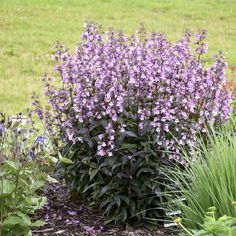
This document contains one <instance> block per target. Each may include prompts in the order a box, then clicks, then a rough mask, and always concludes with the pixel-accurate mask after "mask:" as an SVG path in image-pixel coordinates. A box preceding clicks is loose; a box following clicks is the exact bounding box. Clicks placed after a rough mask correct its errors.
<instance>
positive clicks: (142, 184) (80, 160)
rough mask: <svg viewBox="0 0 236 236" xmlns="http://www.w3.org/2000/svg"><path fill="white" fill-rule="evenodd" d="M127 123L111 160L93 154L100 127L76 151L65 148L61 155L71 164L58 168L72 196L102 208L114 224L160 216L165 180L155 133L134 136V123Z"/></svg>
mask: <svg viewBox="0 0 236 236" xmlns="http://www.w3.org/2000/svg"><path fill="white" fill-rule="evenodd" d="M128 124H129V127H128V128H129V130H128V131H126V132H125V134H124V135H120V136H119V137H116V147H117V148H116V150H115V153H114V155H113V156H112V157H107V156H105V157H101V156H97V155H96V146H95V145H94V143H95V142H93V140H95V139H96V132H97V129H99V128H102V127H96V128H94V129H93V128H91V129H90V133H89V134H90V142H84V143H81V144H79V145H78V146H77V148H76V149H71V145H69V144H68V145H67V146H66V148H65V149H64V153H63V156H65V157H67V158H69V159H70V160H72V161H73V164H70V165H68V164H62V165H61V167H60V169H59V172H60V174H61V175H62V176H63V177H65V180H66V183H67V184H68V186H69V188H70V190H71V191H72V192H73V193H74V194H76V195H78V196H80V197H83V198H84V199H86V200H88V201H89V202H90V203H91V204H92V205H93V206H95V207H100V208H102V209H104V213H105V214H106V215H108V216H109V219H110V221H115V222H117V223H124V222H126V221H127V220H131V221H132V220H141V219H142V220H143V219H147V218H155V219H156V218H160V217H161V216H163V211H162V208H161V203H162V202H163V200H164V199H163V191H164V188H163V186H164V185H162V181H163V180H164V178H163V179H162V176H161V174H160V171H159V169H160V166H162V165H165V164H168V162H167V161H166V159H164V158H161V153H162V152H161V150H158V149H157V145H155V138H156V137H155V134H154V132H152V131H151V130H146V132H142V133H140V134H137V130H138V129H137V125H136V123H135V122H132V121H129V123H128ZM81 132H82V130H81ZM89 143H90V144H91V145H89Z"/></svg>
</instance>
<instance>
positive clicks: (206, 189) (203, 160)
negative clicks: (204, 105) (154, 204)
mask: <svg viewBox="0 0 236 236" xmlns="http://www.w3.org/2000/svg"><path fill="white" fill-rule="evenodd" d="M207 141H208V144H206V143H205V142H204V141H203V140H200V145H199V148H198V149H195V150H193V157H194V161H190V160H189V159H188V156H186V161H187V162H188V164H189V165H188V167H187V168H185V169H184V170H183V169H180V168H174V169H173V170H166V171H167V172H169V173H166V175H168V178H169V179H170V180H171V181H172V185H171V186H169V194H168V195H169V197H170V202H169V204H168V205H169V207H170V209H172V210H180V211H181V214H182V215H181V217H182V218H183V222H184V223H183V224H184V226H185V227H186V228H191V229H198V228H200V226H201V225H202V224H203V222H204V219H205V212H206V211H207V210H208V208H209V207H211V206H215V207H216V208H217V212H216V213H215V215H214V216H215V219H219V217H221V216H222V215H228V216H231V217H236V210H235V208H234V207H233V206H232V204H231V203H232V202H233V201H234V200H235V199H236V184H235V180H236V168H235V167H236V135H235V134H234V132H233V130H232V129H224V130H222V131H221V133H220V134H216V132H215V131H211V132H209V134H208V136H207ZM179 199H184V200H179Z"/></svg>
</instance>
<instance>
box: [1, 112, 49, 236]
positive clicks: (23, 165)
mask: <svg viewBox="0 0 236 236" xmlns="http://www.w3.org/2000/svg"><path fill="white" fill-rule="evenodd" d="M0 122H1V123H0V236H11V235H17V236H26V235H27V236H29V235H32V234H31V230H30V228H31V227H36V226H42V225H44V222H43V221H35V222H32V221H31V218H30V215H32V214H33V213H34V212H35V211H36V210H37V209H38V208H40V207H41V206H43V205H44V204H45V202H46V197H43V196H41V195H40V194H39V193H40V190H41V189H42V187H43V186H44V184H45V182H46V181H47V180H50V179H51V178H50V177H49V176H48V175H47V174H46V173H45V172H44V171H43V166H44V165H45V163H46V159H45V158H44V157H45V151H46V141H47V137H44V136H36V135H35V131H34V129H33V126H32V122H31V121H30V120H27V119H25V118H23V117H22V116H21V115H18V116H17V117H15V119H14V120H12V119H11V118H9V117H8V118H7V117H6V116H5V115H4V114H1V121H0Z"/></svg>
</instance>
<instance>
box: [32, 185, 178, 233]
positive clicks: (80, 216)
mask: <svg viewBox="0 0 236 236" xmlns="http://www.w3.org/2000/svg"><path fill="white" fill-rule="evenodd" d="M45 192H46V195H47V198H48V202H47V204H46V205H45V206H44V207H43V208H42V209H40V210H39V211H38V213H37V214H36V215H35V216H34V219H44V220H45V221H46V222H47V224H46V225H45V226H44V227H41V228H37V229H35V230H33V235H34V236H42V235H45V236H46V235H50V236H53V235H63V236H64V235H65V236H74V235H94V236H95V235H96V236H97V235H104V236H105V235H117V236H118V235H120V236H122V235H124V236H126V235H127V236H128V235H130V236H131V235H132V236H136V235H139V236H142V235H143V236H144V235H145V236H171V235H176V233H174V230H173V229H172V230H166V229H163V228H162V227H159V229H157V228H156V229H152V230H149V229H145V228H143V227H138V226H133V227H131V226H129V227H127V229H125V227H121V226H116V225H111V224H109V225H105V223H104V222H105V221H106V219H105V218H104V216H103V214H102V212H101V211H99V210H95V209H93V208H91V207H89V206H88V205H87V204H86V203H84V202H80V201H75V200H73V201H72V200H71V199H70V198H69V197H68V193H67V190H66V187H64V186H62V185H56V186H55V185H50V186H47V187H46V189H45ZM175 230H176V229H175Z"/></svg>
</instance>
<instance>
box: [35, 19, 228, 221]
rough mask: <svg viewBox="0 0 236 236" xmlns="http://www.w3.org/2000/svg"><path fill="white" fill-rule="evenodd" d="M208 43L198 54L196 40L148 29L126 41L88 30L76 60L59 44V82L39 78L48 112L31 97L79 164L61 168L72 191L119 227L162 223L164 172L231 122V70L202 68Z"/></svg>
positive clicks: (221, 65) (217, 65) (221, 64)
mask: <svg viewBox="0 0 236 236" xmlns="http://www.w3.org/2000/svg"><path fill="white" fill-rule="evenodd" d="M205 35H206V31H204V30H203V31H202V32H201V33H200V34H197V35H196V40H195V41H194V43H195V44H196V48H195V53H192V51H191V48H190V44H191V33H190V32H186V35H185V37H184V38H183V39H181V40H179V41H178V42H176V43H174V44H171V43H170V42H168V41H167V40H166V38H165V35H164V34H162V33H159V34H158V33H150V34H148V33H147V32H146V31H145V30H144V28H143V27H141V28H140V29H139V30H138V31H137V33H136V34H135V35H132V36H131V37H126V36H125V35H124V34H123V33H122V32H119V33H115V32H114V31H113V30H109V31H108V32H103V31H102V29H101V28H100V27H99V26H97V25H95V24H93V23H87V24H86V25H85V32H84V34H82V42H81V43H80V44H79V45H78V47H77V48H76V49H75V52H74V53H70V52H69V50H68V49H66V48H65V47H64V46H63V45H61V44H57V45H56V46H55V50H56V53H55V55H54V59H55V61H56V62H57V66H56V67H55V70H56V72H57V74H58V75H59V81H57V80H56V81H54V79H52V78H49V79H47V78H46V77H44V78H43V80H44V82H45V84H44V85H45V89H46V91H45V95H46V98H48V102H49V103H48V104H47V106H46V107H45V109H43V108H42V106H41V105H40V101H39V99H38V98H37V97H35V101H34V106H35V110H36V112H37V114H38V116H39V118H40V119H41V120H42V121H43V125H44V127H45V128H46V130H47V131H48V133H49V135H50V136H51V137H52V139H53V142H54V144H55V145H57V146H58V147H59V150H60V152H61V153H62V155H63V156H65V157H66V158H68V159H70V160H71V161H72V162H73V163H70V164H69V163H68V164H69V165H63V166H62V168H61V171H62V172H61V173H62V175H63V176H64V177H65V179H66V182H67V184H68V186H69V187H70V188H71V190H72V191H74V192H76V193H78V194H79V195H82V196H83V197H86V199H88V200H89V201H90V202H91V203H94V204H99V205H100V207H101V208H104V209H105V212H106V213H108V214H109V215H110V216H114V220H115V221H117V222H124V221H126V220H127V219H128V218H130V217H136V218H137V217H138V218H144V217H147V216H148V217H151V216H152V217H157V216H158V214H159V213H160V212H159V211H158V210H157V208H159V207H160V205H159V203H160V202H161V201H162V191H163V189H161V187H160V183H159V182H161V177H160V174H159V167H160V166H161V165H162V164H163V163H166V162H167V160H174V161H176V162H180V163H184V159H183V158H182V157H181V151H180V150H181V149H180V148H179V144H180V145H181V146H182V148H183V147H184V148H185V149H190V147H191V146H192V145H194V144H195V142H196V133H198V132H200V133H203V132H205V126H204V125H206V124H208V125H209V124H211V125H215V126H217V125H219V124H221V123H223V122H226V121H227V120H228V118H229V115H230V112H231V107H230V103H231V96H230V94H229V92H228V91H227V90H225V89H224V88H223V86H224V84H225V72H224V70H225V68H226V63H225V61H224V60H223V56H222V54H219V55H218V56H217V57H216V60H215V62H214V64H213V65H212V66H210V67H209V68H206V67H205V66H204V64H202V62H201V56H202V55H203V54H204V53H206V51H207V46H206V44H205V43H204V38H205ZM57 78H58V77H57ZM177 144H178V145H177ZM147 209H150V210H148V211H147ZM112 219H113V218H112Z"/></svg>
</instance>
